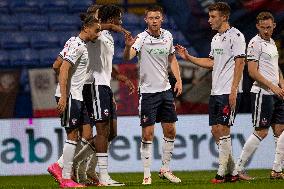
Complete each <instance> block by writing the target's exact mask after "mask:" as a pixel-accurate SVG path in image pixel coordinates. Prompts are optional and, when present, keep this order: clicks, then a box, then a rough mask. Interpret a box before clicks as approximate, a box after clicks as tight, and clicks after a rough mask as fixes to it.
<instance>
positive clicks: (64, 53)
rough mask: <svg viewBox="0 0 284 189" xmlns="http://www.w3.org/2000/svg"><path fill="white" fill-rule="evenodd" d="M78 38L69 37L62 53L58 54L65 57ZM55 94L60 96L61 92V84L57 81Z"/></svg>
mask: <svg viewBox="0 0 284 189" xmlns="http://www.w3.org/2000/svg"><path fill="white" fill-rule="evenodd" d="M75 40H76V37H74V36H73V37H71V38H70V39H68V40H67V41H66V43H65V45H64V47H63V49H62V50H61V51H60V53H59V54H58V56H60V57H61V58H62V59H64V57H65V55H66V53H67V51H68V48H69V46H70V44H71V42H73V41H75ZM55 96H56V97H60V96H61V94H60V85H59V83H57V87H56V90H55Z"/></svg>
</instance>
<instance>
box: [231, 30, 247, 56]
mask: <svg viewBox="0 0 284 189" xmlns="http://www.w3.org/2000/svg"><path fill="white" fill-rule="evenodd" d="M232 53H233V56H234V59H236V58H245V57H246V40H245V37H244V35H243V34H242V33H240V32H238V33H236V36H235V37H234V39H233V40H232Z"/></svg>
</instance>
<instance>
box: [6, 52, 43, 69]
mask: <svg viewBox="0 0 284 189" xmlns="http://www.w3.org/2000/svg"><path fill="white" fill-rule="evenodd" d="M9 58H10V64H11V66H38V65H39V55H38V51H36V50H32V49H25V50H15V51H10V53H9Z"/></svg>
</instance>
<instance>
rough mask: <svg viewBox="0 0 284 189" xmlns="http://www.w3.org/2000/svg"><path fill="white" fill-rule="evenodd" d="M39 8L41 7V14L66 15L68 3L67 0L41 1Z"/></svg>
mask: <svg viewBox="0 0 284 189" xmlns="http://www.w3.org/2000/svg"><path fill="white" fill-rule="evenodd" d="M40 6H41V12H42V13H67V12H68V1H67V0H52V1H41V2H40Z"/></svg>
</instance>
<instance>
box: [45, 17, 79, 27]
mask: <svg viewBox="0 0 284 189" xmlns="http://www.w3.org/2000/svg"><path fill="white" fill-rule="evenodd" d="M48 19H49V20H48V22H49V29H50V30H51V31H76V30H79V29H80V26H81V21H80V17H79V15H74V16H71V15H68V14H66V15H65V14H51V15H49V17H48Z"/></svg>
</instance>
